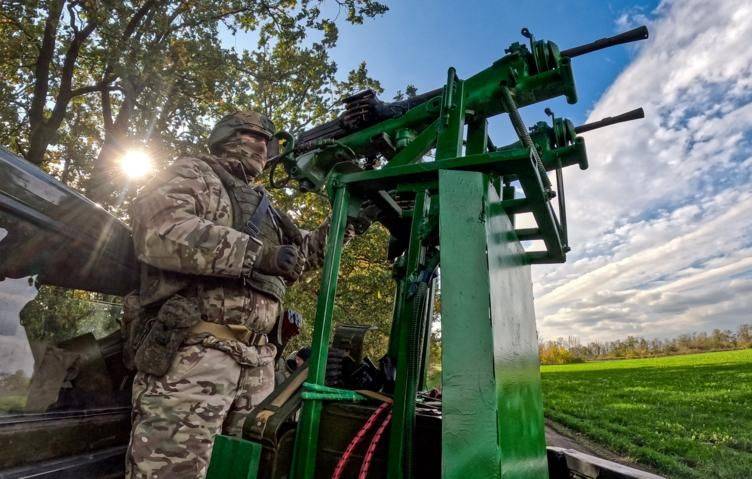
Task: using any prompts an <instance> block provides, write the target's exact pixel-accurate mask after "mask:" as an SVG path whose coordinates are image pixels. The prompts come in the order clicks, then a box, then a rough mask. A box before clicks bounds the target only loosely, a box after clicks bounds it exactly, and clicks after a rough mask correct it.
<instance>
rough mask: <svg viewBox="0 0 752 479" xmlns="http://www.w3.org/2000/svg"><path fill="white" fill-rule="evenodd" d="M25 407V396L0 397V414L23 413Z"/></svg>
mask: <svg viewBox="0 0 752 479" xmlns="http://www.w3.org/2000/svg"><path fill="white" fill-rule="evenodd" d="M25 405H26V395H25V394H24V395H5V396H0V414H10V413H16V412H23V410H24V406H25Z"/></svg>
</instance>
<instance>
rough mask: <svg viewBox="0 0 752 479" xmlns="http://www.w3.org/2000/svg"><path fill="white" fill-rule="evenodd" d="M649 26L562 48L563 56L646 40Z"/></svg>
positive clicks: (573, 55)
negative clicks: (577, 45)
mask: <svg viewBox="0 0 752 479" xmlns="http://www.w3.org/2000/svg"><path fill="white" fill-rule="evenodd" d="M648 35H649V33H648V27H646V26H645V25H643V26H641V27H637V28H635V29H633V30H629V31H628V32H624V33H620V34H618V35H615V36H613V37H606V38H601V39H600V40H596V41H594V42H592V43H586V44H585V45H580V46H579V47H573V48H568V49H566V50H562V52H561V56H564V57H569V58H574V57H578V56H580V55H584V54H586V53H590V52H594V51H596V50H603V49H604V48H608V47H613V46H614V45H621V44H622V43H631V42H636V41H639V40H645V39H646V38H648Z"/></svg>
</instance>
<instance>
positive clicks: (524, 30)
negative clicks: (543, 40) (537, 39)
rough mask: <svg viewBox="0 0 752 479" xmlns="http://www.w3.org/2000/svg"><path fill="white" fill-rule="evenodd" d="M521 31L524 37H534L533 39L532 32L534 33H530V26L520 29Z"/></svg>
mask: <svg viewBox="0 0 752 479" xmlns="http://www.w3.org/2000/svg"><path fill="white" fill-rule="evenodd" d="M520 33H521V34H522V36H523V37H525V38H527V39H530V40H532V39H533V34H532V33H530V30H528V28H527V27H525V28H523V29H522V30H521V31H520Z"/></svg>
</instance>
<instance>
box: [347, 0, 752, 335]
mask: <svg viewBox="0 0 752 479" xmlns="http://www.w3.org/2000/svg"><path fill="white" fill-rule="evenodd" d="M394 3H396V4H393V5H390V7H391V10H390V11H389V12H388V13H387V14H386V15H384V16H383V17H381V18H378V19H375V20H371V21H369V22H368V23H367V24H366V25H362V26H341V37H340V45H339V46H338V47H337V49H336V50H335V51H334V58H335V60H337V62H338V65H339V67H340V71H347V70H348V69H350V68H352V67H354V66H356V65H357V64H358V63H359V62H360V61H363V60H365V61H366V62H367V64H368V69H369V72H370V73H371V75H372V76H373V77H375V78H377V79H379V80H380V81H381V83H382V85H383V86H384V88H385V92H384V94H383V95H382V96H383V97H384V98H390V97H391V96H393V95H394V93H395V92H396V91H397V90H400V89H404V87H405V85H407V84H409V83H411V84H414V85H415V86H417V87H418V90H419V92H420V91H427V90H430V89H432V88H435V87H437V86H440V85H441V84H442V83H443V80H444V78H445V77H446V69H447V68H448V67H449V66H454V67H456V68H457V71H458V75H459V76H460V77H461V78H465V77H468V76H471V75H472V74H473V73H475V72H477V71H480V70H482V69H484V68H486V67H487V66H489V65H490V64H491V63H492V62H493V61H494V60H495V59H497V58H499V57H501V56H502V55H503V54H504V52H503V51H504V48H506V47H507V46H508V45H509V44H510V43H511V42H513V41H522V40H524V39H522V38H521V36H520V35H519V31H520V28H521V27H528V28H529V29H530V30H531V31H532V32H533V33H534V34H535V35H536V37H537V38H544V39H550V40H553V41H555V42H557V43H558V44H559V45H560V46H561V47H562V48H567V47H571V46H575V45H578V44H581V43H586V42H588V41H592V40H594V39H597V38H600V37H603V36H608V35H613V34H615V33H617V32H619V31H623V30H626V29H630V28H634V27H635V26H638V25H641V24H646V25H648V28H649V29H650V36H651V38H650V39H649V40H648V41H645V42H640V43H639V44H635V45H632V46H621V47H614V48H611V49H609V50H606V51H603V52H599V53H593V54H590V55H587V56H585V57H579V58H577V59H575V60H574V61H573V62H574V71H575V78H576V82H577V87H578V93H579V98H580V101H579V103H578V104H576V105H567V104H566V102H564V100H563V99H558V100H554V101H549V102H545V103H544V104H541V105H536V106H531V107H528V108H525V109H524V110H523V112H522V113H523V117H524V118H525V120H526V121H527V122H528V123H533V122H535V121H539V120H541V119H544V118H545V117H544V115H543V113H542V110H543V108H544V107H546V106H548V107H551V108H552V109H553V110H554V111H555V112H556V114H557V115H561V116H567V117H569V118H571V119H572V120H573V121H574V123H575V124H578V123H582V122H585V121H593V120H597V119H600V118H603V117H605V116H610V115H614V114H618V113H622V112H624V111H628V110H631V109H633V108H636V107H640V106H641V107H643V108H644V109H645V112H646V116H647V118H646V119H644V120H641V121H635V122H631V123H627V124H622V125H618V126H613V127H610V128H606V129H602V130H598V131H594V132H590V133H586V134H585V135H584V136H585V138H586V142H587V146H588V152H589V158H590V165H591V166H590V169H588V170H587V171H579V170H578V169H576V168H571V169H569V170H567V172H566V175H565V177H566V193H567V203H568V208H567V212H568V220H569V231H570V245H571V246H572V251H571V252H570V253H569V255H568V261H567V263H566V264H561V265H546V266H533V282H534V295H535V303H536V315H537V320H538V328H539V335H540V337H541V339H544V340H545V339H554V338H557V337H566V336H577V337H579V338H580V339H581V340H583V341H590V340H612V339H617V338H624V337H626V336H628V335H639V336H643V337H647V338H655V337H657V338H666V337H673V336H676V335H679V334H682V333H688V332H692V331H710V330H712V329H714V328H721V329H726V328H728V329H735V328H736V327H737V326H738V325H739V324H742V323H752V211H750V210H751V209H752V190H751V188H750V185H751V184H752V182H750V179H751V178H750V176H751V175H752V145H751V141H752V48H750V47H749V44H750V42H752V3H750V2H749V1H748V0H714V1H712V2H707V1H702V0H682V1H663V2H605V1H596V0H592V1H569V2H552V1H547V2H499V1H496V2H491V1H472V2H463V3H462V4H460V3H459V2H449V1H417V0H412V1H402V2H398V3H397V2H394ZM507 121H508V120H507V119H506V118H505V117H504V116H501V117H498V118H496V119H494V121H493V122H492V129H491V135H492V137H493V138H494V140H495V142H496V143H497V144H500V143H502V144H503V143H504V142H505V141H509V140H510V139H511V138H512V137H511V133H510V129H509V127H508V123H507Z"/></svg>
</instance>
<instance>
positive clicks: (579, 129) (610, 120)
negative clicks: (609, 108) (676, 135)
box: [574, 108, 645, 134]
mask: <svg viewBox="0 0 752 479" xmlns="http://www.w3.org/2000/svg"><path fill="white" fill-rule="evenodd" d="M640 118H645V111H644V110H643V109H642V108H636V109H634V110H632V111H628V112H626V113H622V114H621V115H616V116H607V117H606V118H604V119H602V120H598V121H594V122H592V123H585V124H584V125H580V126H576V127H575V128H574V131H575V133H577V134H579V133H585V132H586V131H590V130H596V129H598V128H603V127H604V126H609V125H614V124H616V123H623V122H625V121H632V120H638V119H640Z"/></svg>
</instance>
